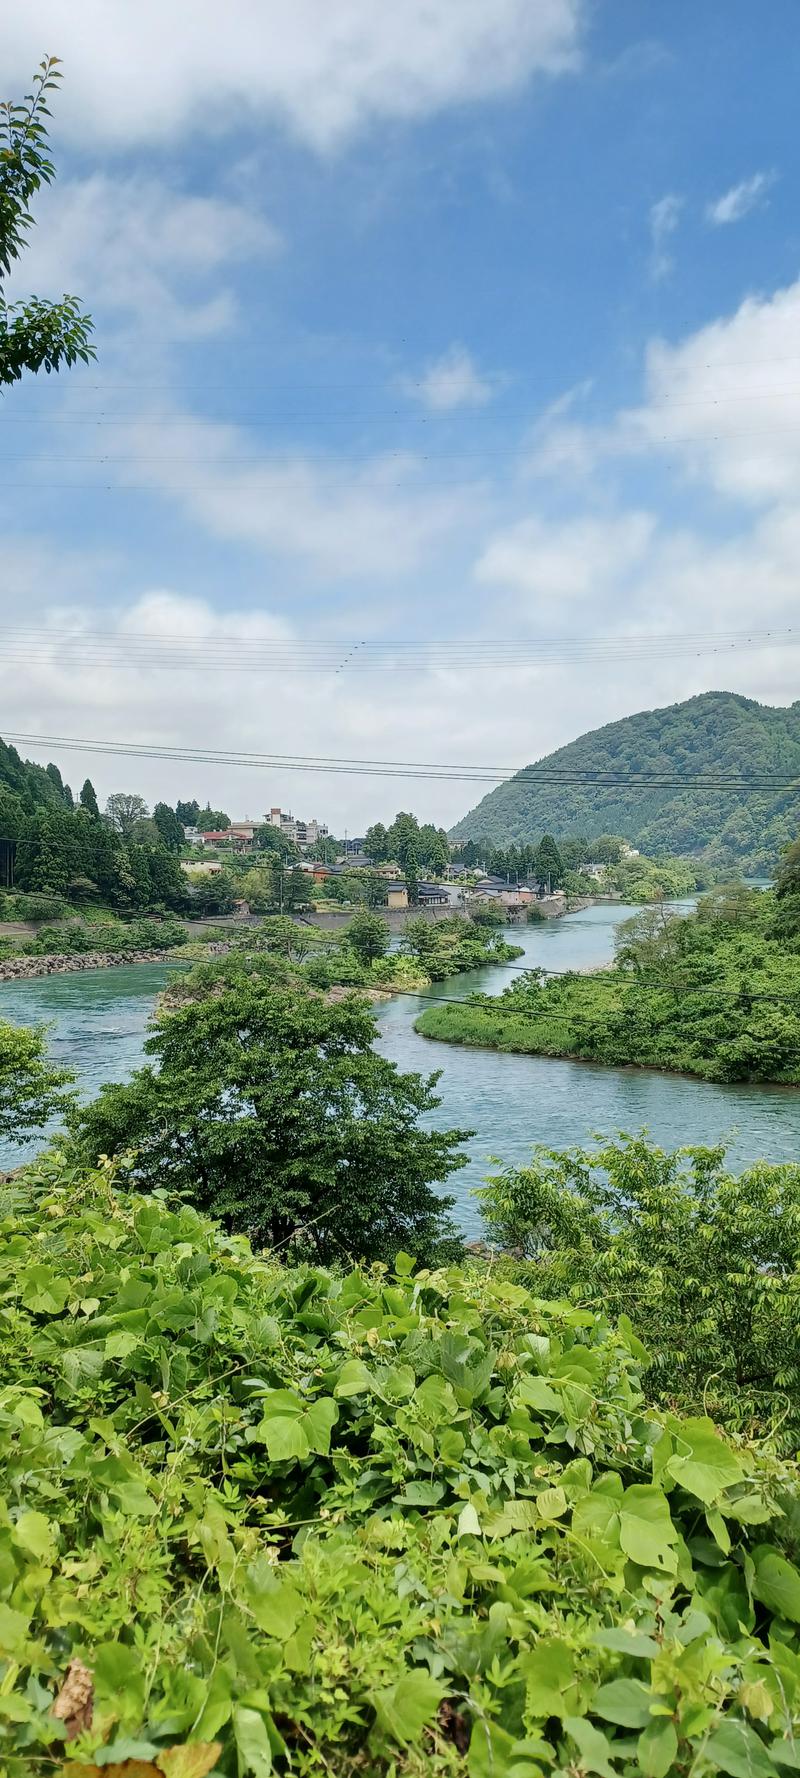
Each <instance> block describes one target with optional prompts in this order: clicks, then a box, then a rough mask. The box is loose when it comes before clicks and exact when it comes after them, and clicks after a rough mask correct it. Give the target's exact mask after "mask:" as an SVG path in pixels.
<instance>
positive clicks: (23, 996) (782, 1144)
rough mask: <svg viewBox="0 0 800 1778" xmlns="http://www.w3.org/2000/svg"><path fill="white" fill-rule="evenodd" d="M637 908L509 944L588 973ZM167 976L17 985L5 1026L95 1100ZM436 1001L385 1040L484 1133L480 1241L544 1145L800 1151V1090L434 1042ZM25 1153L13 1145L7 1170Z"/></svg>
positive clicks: (467, 1220) (467, 1187) (470, 1209)
mask: <svg viewBox="0 0 800 1778" xmlns="http://www.w3.org/2000/svg"><path fill="white" fill-rule="evenodd" d="M635 911H636V910H634V909H631V908H628V907H621V906H619V905H616V906H601V907H593V908H586V909H584V911H583V912H582V913H579V914H570V915H568V916H567V917H566V918H564V919H561V920H548V921H546V922H542V923H541V924H540V925H536V926H524V927H520V928H515V929H514V930H513V931H512V932H509V935H508V936H509V938H510V939H511V940H513V942H514V943H517V944H520V945H522V946H523V947H524V951H525V957H524V959H523V958H520V959H519V962H520V963H528V964H530V965H533V964H539V965H541V966H542V967H544V968H546V969H554V970H561V969H581V968H583V969H586V968H589V967H591V966H592V965H595V964H601V963H604V962H606V961H608V960H609V959H610V958H611V957H612V956H613V949H614V927H615V926H616V925H617V924H618V923H619V921H620V920H624V919H627V918H628V917H629V916H630V914H631V913H632V912H635ZM168 974H169V965H167V964H132V965H131V966H130V967H129V968H122V969H109V970H97V971H92V970H87V971H86V972H84V973H82V974H75V975H56V976H39V977H34V978H33V979H32V980H29V981H24V982H9V983H5V984H3V986H2V987H0V1018H5V1019H8V1020H11V1021H12V1022H14V1023H17V1024H35V1023H38V1022H40V1021H44V1022H47V1023H49V1024H50V1025H51V1027H52V1030H51V1039H50V1047H51V1053H52V1055H53V1058H54V1060H56V1061H58V1062H61V1063H63V1064H64V1065H66V1066H68V1067H71V1068H73V1069H74V1070H75V1072H76V1073H77V1075H78V1077H79V1081H80V1086H81V1090H82V1092H84V1093H85V1094H86V1095H87V1097H91V1096H92V1094H94V1093H95V1092H96V1091H97V1088H98V1087H99V1086H100V1084H101V1082H102V1081H104V1080H124V1079H125V1078H126V1076H127V1075H128V1074H129V1073H130V1072H131V1070H132V1069H133V1068H135V1067H136V1065H137V1063H138V1062H139V1061H140V1059H141V1055H142V1044H143V1041H144V1037H145V1032H146V1026H147V1020H148V1018H149V1015H150V1012H151V1009H152V1005H153V999H154V996H155V995H156V994H157V993H158V991H159V989H160V988H161V987H162V986H163V983H164V981H165V980H166V979H167V976H168ZM513 979H514V977H513V974H512V973H511V971H510V970H509V969H508V967H507V966H503V965H495V966H493V967H491V968H489V969H483V970H476V971H474V972H473V973H472V974H470V975H461V976H457V977H455V978H451V979H450V980H449V981H446V982H438V983H436V984H434V986H433V987H432V988H430V989H428V990H427V996H430V995H432V994H433V995H440V994H441V995H453V994H467V993H469V992H470V991H471V990H473V989H480V990H481V991H482V992H483V993H488V994H499V993H501V992H502V990H503V988H504V987H506V986H507V984H508V982H509V981H513ZM427 996H426V999H425V1000H422V999H420V998H419V997H418V996H415V995H402V996H398V997H397V998H396V999H393V1000H390V1001H386V1002H384V1003H383V1004H382V1005H381V1006H379V1007H378V1009H377V1041H378V1044H379V1046H380V1049H381V1052H382V1054H383V1055H385V1056H388V1057H390V1058H391V1060H392V1061H393V1062H397V1063H398V1065H399V1066H400V1067H401V1068H404V1069H415V1070H417V1071H418V1072H420V1073H424V1074H428V1073H430V1072H431V1071H432V1070H433V1069H439V1070H441V1079H440V1082H439V1086H438V1089H437V1090H438V1092H439V1095H440V1097H441V1105H440V1107H439V1110H438V1111H437V1112H436V1113H435V1122H436V1124H437V1125H440V1126H442V1127H445V1128H458V1129H469V1130H473V1131H474V1132H475V1134H474V1135H473V1136H472V1137H471V1138H470V1140H469V1142H468V1143H467V1144H466V1151H467V1153H468V1156H469V1160H468V1164H467V1166H466V1167H465V1168H464V1169H463V1171H462V1172H461V1173H458V1174H456V1175H455V1176H454V1179H453V1181H452V1182H451V1190H452V1191H453V1193H454V1194H455V1196H456V1198H457V1215H458V1220H459V1222H460V1224H461V1226H462V1227H463V1228H464V1230H465V1231H466V1232H467V1233H468V1234H470V1235H473V1236H474V1235H477V1234H479V1233H480V1214H479V1211H478V1208H477V1205H476V1203H475V1200H474V1198H473V1197H472V1196H471V1192H472V1190H473V1188H474V1187H475V1186H477V1185H480V1184H481V1183H482V1181H483V1179H484V1178H485V1176H486V1174H487V1172H489V1171H490V1170H491V1158H492V1157H498V1158H500V1159H502V1160H503V1161H504V1162H507V1161H512V1162H523V1161H525V1160H526V1158H527V1156H528V1155H529V1154H530V1150H531V1148H532V1146H533V1144H534V1143H536V1142H543V1143H545V1144H546V1145H547V1146H548V1147H552V1148H564V1147H567V1146H568V1145H569V1144H571V1143H575V1142H584V1141H587V1140H589V1139H590V1138H591V1137H592V1135H593V1134H600V1135H602V1136H609V1135H613V1134H614V1133H615V1132H616V1131H617V1130H629V1131H634V1130H640V1129H641V1128H642V1127H643V1126H645V1125H646V1126H647V1128H648V1129H649V1131H650V1134H651V1135H652V1137H653V1139H654V1141H656V1142H658V1143H660V1144H661V1145H663V1146H664V1147H675V1146H677V1145H678V1144H680V1143H687V1142H698V1143H714V1142H718V1141H720V1140H726V1141H727V1142H728V1144H729V1153H730V1159H731V1161H732V1162H733V1163H734V1164H736V1165H745V1164H746V1163H748V1162H749V1161H753V1160H755V1159H757V1158H758V1157H759V1156H763V1157H764V1158H765V1159H767V1160H771V1161H785V1160H795V1159H797V1158H798V1156H800V1089H798V1090H795V1089H793V1088H787V1087H768V1086H717V1085H712V1084H710V1083H708V1082H705V1081H698V1080H690V1079H687V1078H685V1077H683V1076H681V1075H671V1074H659V1073H657V1072H655V1071H651V1070H644V1069H643V1070H638V1069H635V1068H605V1067H600V1066H599V1065H595V1064H593V1063H589V1062H560V1061H556V1060H554V1059H552V1058H551V1057H545V1056H514V1055H506V1054H502V1053H501V1052H499V1051H496V1050H476V1049H467V1048H464V1049H460V1048H457V1047H456V1046H454V1045H451V1044H443V1043H433V1042H431V1041H430V1040H429V1039H427V1038H424V1037H420V1036H419V1035H418V1033H417V1032H416V1031H415V1030H414V1020H415V1018H416V1017H417V1015H418V1013H419V1012H421V1011H422V1009H423V1007H424V1006H425V1005H426V1004H427V1003H428V1001H427ZM19 1158H21V1157H20V1156H19V1155H18V1154H16V1153H14V1152H13V1151H11V1150H8V1149H6V1150H5V1151H3V1150H2V1148H0V1165H2V1164H3V1162H5V1163H6V1165H13V1164H14V1162H15V1160H17V1159H19Z"/></svg>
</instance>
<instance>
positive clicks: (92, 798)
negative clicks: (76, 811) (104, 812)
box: [80, 778, 100, 821]
mask: <svg viewBox="0 0 800 1778" xmlns="http://www.w3.org/2000/svg"><path fill="white" fill-rule="evenodd" d="M80 805H81V808H82V809H84V810H85V811H86V814H87V815H91V816H93V818H94V820H95V821H99V819H100V805H99V803H98V801H97V792H96V790H95V787H94V785H93V783H92V780H91V778H86V779H85V781H84V784H83V788H82V790H81V795H80Z"/></svg>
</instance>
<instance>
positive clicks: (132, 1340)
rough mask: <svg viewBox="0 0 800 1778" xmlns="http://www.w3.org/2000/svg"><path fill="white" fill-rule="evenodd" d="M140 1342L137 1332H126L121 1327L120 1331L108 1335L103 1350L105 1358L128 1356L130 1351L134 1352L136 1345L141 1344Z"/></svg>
mask: <svg viewBox="0 0 800 1778" xmlns="http://www.w3.org/2000/svg"><path fill="white" fill-rule="evenodd" d="M141 1344H142V1341H141V1337H140V1335H139V1334H135V1333H126V1332H125V1330H124V1329H123V1330H122V1331H121V1332H120V1333H110V1334H109V1335H108V1337H107V1339H106V1343H105V1346H104V1347H103V1351H104V1353H105V1356H106V1358H128V1357H129V1356H130V1354H131V1352H135V1351H136V1348H137V1346H141Z"/></svg>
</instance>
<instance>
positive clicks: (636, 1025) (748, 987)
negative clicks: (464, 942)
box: [417, 890, 800, 1084]
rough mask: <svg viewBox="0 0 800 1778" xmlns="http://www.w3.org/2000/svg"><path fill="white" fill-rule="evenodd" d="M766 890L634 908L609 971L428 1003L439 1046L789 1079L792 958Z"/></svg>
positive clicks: (795, 1046) (796, 987)
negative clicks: (688, 907)
mask: <svg viewBox="0 0 800 1778" xmlns="http://www.w3.org/2000/svg"><path fill="white" fill-rule="evenodd" d="M775 921H776V906H775V900H774V897H773V896H772V895H771V894H761V893H758V892H757V891H747V890H742V891H741V893H739V892H737V893H736V894H735V895H733V894H731V892H730V891H727V892H724V893H723V892H719V891H718V892H715V893H714V895H713V896H711V897H709V898H706V899H705V900H704V901H702V902H701V903H700V905H699V907H698V912H697V915H695V916H689V917H687V918H681V917H679V916H678V915H677V914H676V913H674V912H673V911H672V910H670V909H668V908H666V907H662V908H655V909H653V910H649V909H648V910H645V911H644V912H643V913H642V915H640V916H638V917H637V919H636V920H634V921H632V922H626V924H625V926H623V927H622V928H621V929H620V950H619V953H618V960H617V965H616V967H615V968H613V969H609V970H603V971H598V972H597V973H595V974H592V975H590V976H585V975H578V974H574V975H566V976H564V977H561V978H559V979H557V980H550V979H547V978H545V976H544V975H543V973H542V972H541V971H537V970H530V971H527V972H526V973H525V974H524V975H522V976H521V977H520V978H519V980H518V981H516V982H514V983H513V984H512V986H511V987H509V988H508V989H507V990H506V991H505V993H504V994H502V995H500V996H498V997H497V998H494V999H490V998H486V997H477V996H473V997H472V999H471V1000H470V1001H469V1002H468V1003H466V1004H465V1005H464V1006H455V1005H452V1004H448V1005H447V1006H444V1005H442V1006H436V1007H429V1008H427V1009H426V1011H425V1012H424V1013H423V1014H422V1015H421V1017H420V1018H419V1019H418V1021H417V1030H418V1031H420V1032H421V1033H422V1034H423V1036H426V1037H432V1038H439V1039H441V1040H443V1041H445V1042H452V1043H466V1044H473V1045H481V1046H484V1047H486V1048H490V1049H501V1050H517V1051H522V1052H523V1053H528V1054H532V1055H551V1056H575V1057H578V1058H580V1059H582V1060H585V1061H592V1062H606V1063H611V1064H615V1065H619V1064H620V1063H622V1064H629V1065H633V1066H642V1065H644V1066H649V1067H654V1068H665V1069H674V1070H677V1071H679V1072H682V1073H685V1074H695V1075H699V1076H700V1077H701V1078H702V1079H704V1080H719V1081H776V1082H785V1083H791V1084H796V1083H798V1082H800V954H799V953H798V951H797V949H796V948H795V947H794V944H793V942H786V941H783V940H782V939H780V938H779V937H778V936H776V931H775Z"/></svg>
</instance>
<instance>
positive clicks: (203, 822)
mask: <svg viewBox="0 0 800 1778" xmlns="http://www.w3.org/2000/svg"><path fill="white" fill-rule="evenodd" d="M230 824H231V818H230V815H226V813H225V810H224V809H211V808H209V807H208V804H206V807H205V808H204V809H198V811H197V821H196V824H195V825H196V826H197V827H198V829H199V831H200V833H222V831H223V829H224V828H226V827H230Z"/></svg>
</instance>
